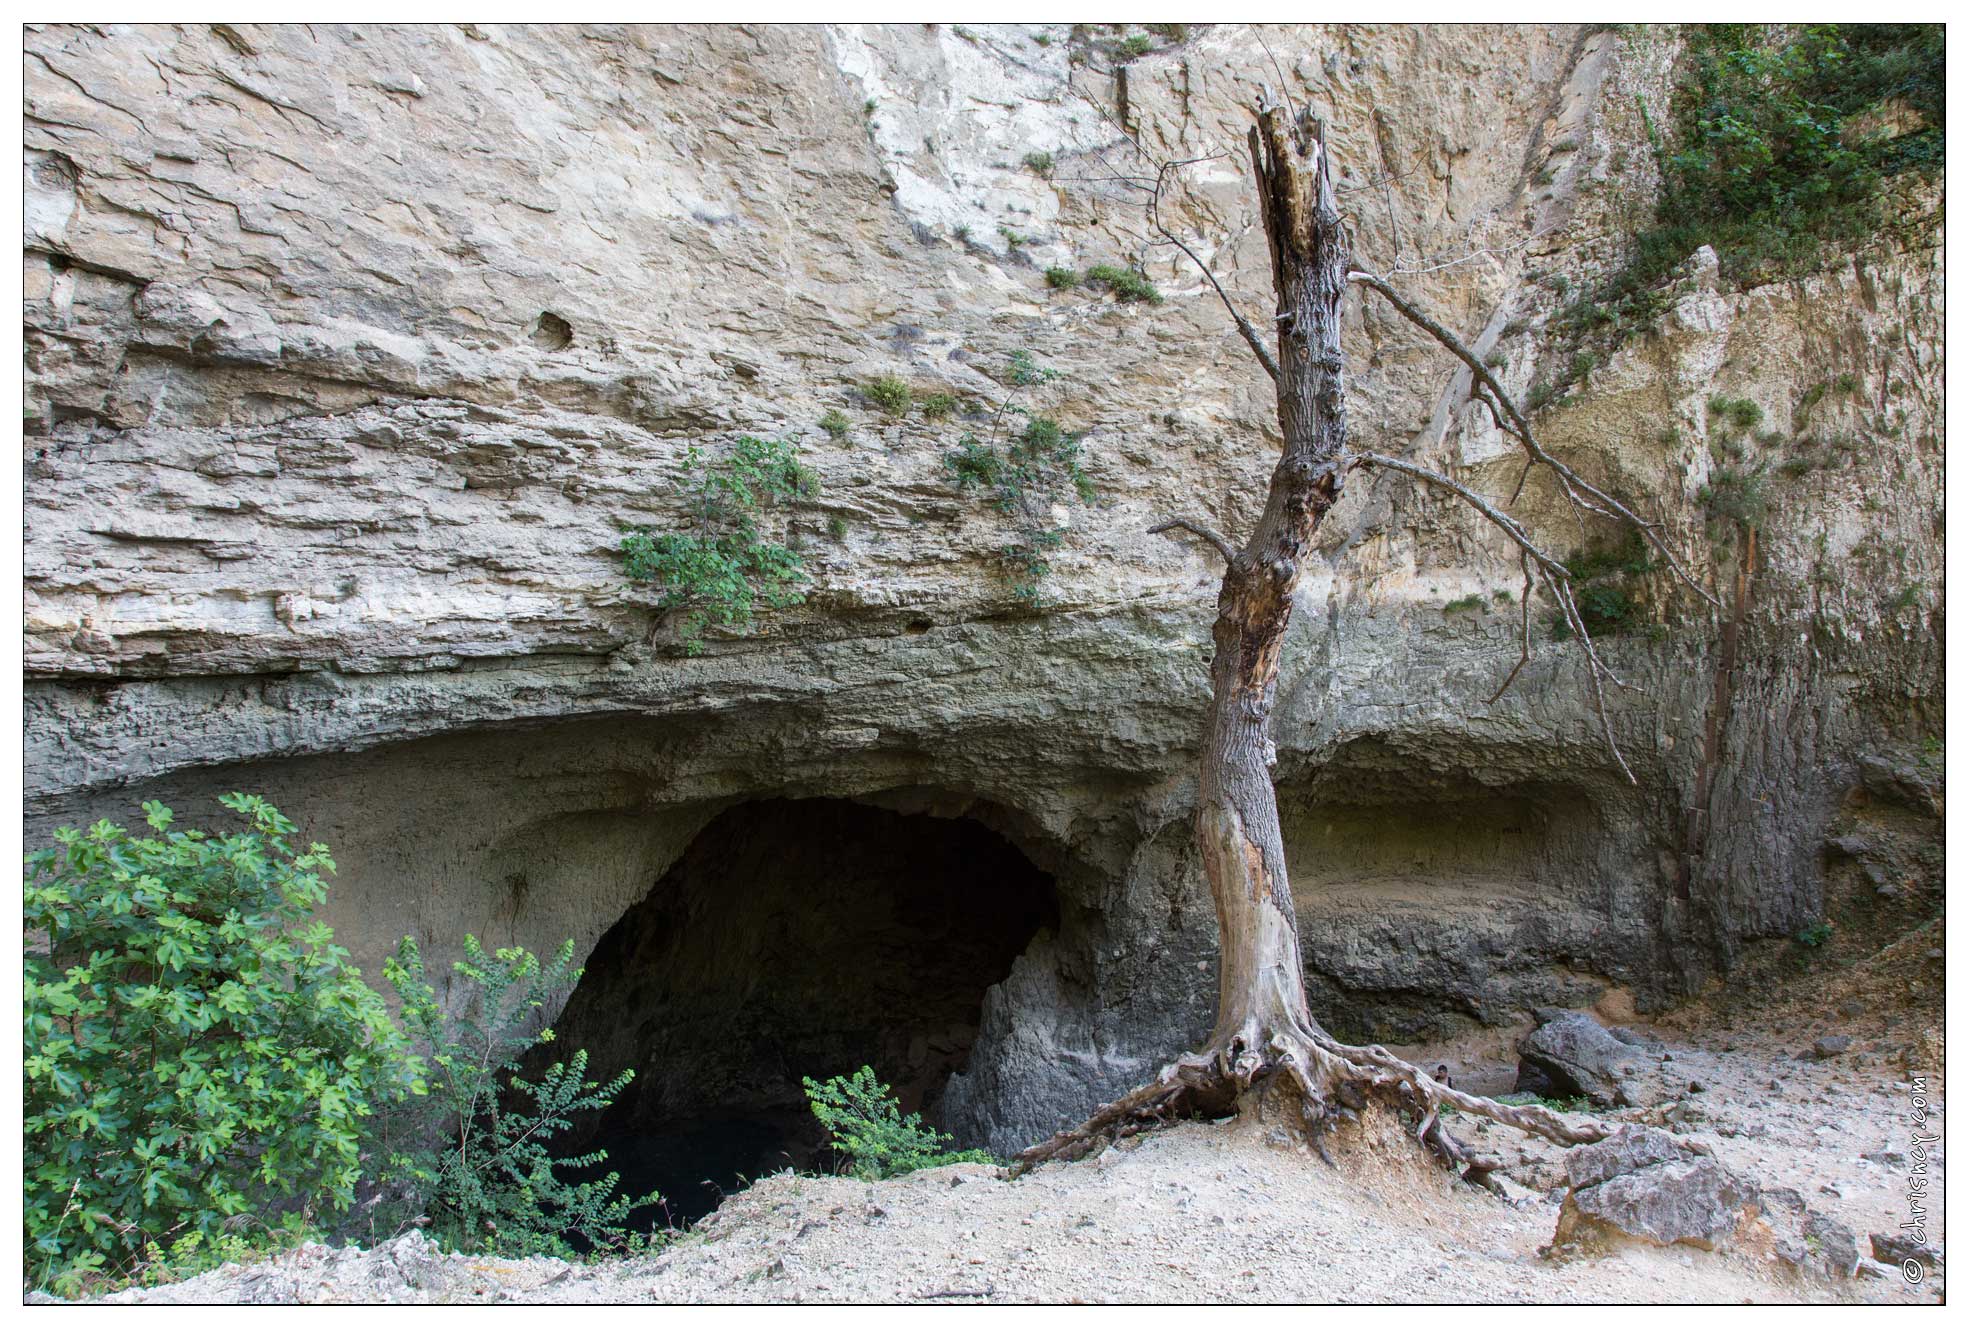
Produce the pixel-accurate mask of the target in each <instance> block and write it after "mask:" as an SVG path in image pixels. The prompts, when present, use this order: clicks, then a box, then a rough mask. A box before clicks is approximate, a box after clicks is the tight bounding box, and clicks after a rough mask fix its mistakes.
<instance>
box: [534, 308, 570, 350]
mask: <svg viewBox="0 0 1969 1329" xmlns="http://www.w3.org/2000/svg"><path fill="white" fill-rule="evenodd" d="M526 337H527V340H528V341H530V342H532V343H533V344H534V345H535V346H538V347H539V348H540V349H541V350H543V351H565V350H566V349H567V348H568V347H570V346H572V345H574V325H573V324H571V323H569V322H568V321H567V320H566V319H564V318H562V317H561V316H560V315H559V314H553V313H542V314H541V315H540V317H539V318H536V319H534V320H533V326H532V327H531V328H529V329H527V334H526Z"/></svg>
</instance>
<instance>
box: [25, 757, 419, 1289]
mask: <svg viewBox="0 0 1969 1329" xmlns="http://www.w3.org/2000/svg"><path fill="white" fill-rule="evenodd" d="M219 802H220V803H221V804H222V805H223V806H224V807H226V808H227V809H228V810H230V811H232V812H234V813H237V814H238V815H239V816H240V817H241V818H242V819H243V820H244V822H245V825H244V827H243V828H241V829H238V830H235V831H232V832H230V833H225V834H213V833H208V832H204V831H199V830H191V829H185V830H180V829H176V828H175V827H174V824H173V823H174V821H175V818H174V817H173V815H172V812H171V810H170V809H169V808H167V807H165V806H163V805H162V804H160V803H155V802H150V803H145V804H144V816H145V820H146V822H147V824H148V826H149V828H150V831H151V832H152V833H151V834H149V835H142V836H133V835H132V834H131V833H130V832H129V831H127V830H125V829H124V828H123V827H121V826H118V825H115V824H113V823H111V822H108V821H99V822H97V823H96V824H95V825H94V826H92V827H90V828H89V830H88V831H87V832H78V831H75V830H72V829H67V828H64V829H62V830H59V831H57V832H56V833H55V841H56V847H55V848H53V849H43V850H38V851H36V852H34V853H31V854H29V855H27V861H26V883H25V895H24V907H23V912H22V926H23V928H24V930H25V934H26V938H27V954H26V959H25V982H24V991H23V1008H24V1017H25V1018H24V1025H23V1031H24V1032H23V1036H24V1040H25V1045H26V1051H27V1056H26V1060H25V1065H24V1068H23V1070H24V1075H23V1089H24V1096H25V1100H24V1115H25V1121H24V1126H25V1151H24V1159H23V1171H24V1174H25V1176H24V1183H25V1191H26V1197H25V1199H26V1205H25V1211H26V1212H25V1233H26V1250H25V1267H26V1273H27V1277H28V1279H29V1280H30V1282H31V1283H32V1284H33V1285H34V1286H37V1287H53V1288H55V1289H56V1290H58V1291H61V1292H64V1293H72V1292H74V1291H77V1290H79V1289H80V1288H81V1287H83V1286H84V1285H85V1284H86V1283H88V1282H89V1281H91V1280H92V1279H96V1278H119V1277H126V1276H128V1275H129V1274H130V1273H131V1272H132V1271H133V1269H134V1268H135V1266H137V1265H138V1264H139V1263H140V1262H141V1261H143V1260H145V1259H146V1258H147V1257H149V1256H151V1255H154V1254H157V1253H159V1252H163V1253H167V1254H168V1253H171V1252H176V1253H178V1254H179V1255H181V1256H183V1257H185V1258H189V1257H190V1256H191V1254H193V1253H195V1252H196V1251H198V1250H199V1249H201V1248H209V1249H218V1248H219V1247H220V1245H221V1239H222V1238H223V1237H224V1236H225V1235H226V1234H227V1233H228V1232H236V1231H237V1229H238V1227H239V1225H240V1224H244V1223H255V1222H256V1223H259V1224H260V1225H261V1226H262V1227H264V1226H266V1220H267V1218H269V1217H271V1216H274V1215H277V1214H278V1215H281V1216H282V1217H281V1219H280V1221H281V1222H282V1223H283V1224H284V1226H285V1227H286V1228H288V1229H290V1230H299V1229H300V1228H302V1227H304V1226H306V1225H308V1224H309V1222H310V1220H311V1219H312V1218H313V1216H314V1215H317V1214H320V1213H322V1212H324V1211H326V1210H339V1209H344V1208H346V1207H347V1206H348V1205H349V1203H350V1201H351V1198H352V1197H353V1195H354V1191H355V1186H356V1182H357V1179H358V1175H359V1172H360V1158H361V1150H362V1140H363V1135H364V1131H365V1124H366V1122H367V1119H368V1118H370V1117H371V1116H372V1114H374V1113H375V1112H376V1111H377V1110H378V1108H379V1107H380V1106H381V1105H383V1104H386V1103H389V1102H392V1101H395V1100H397V1099H399V1098H402V1097H404V1096H406V1095H409V1094H413V1093H421V1092H422V1089H423V1086H422V1084H421V1082H420V1081H419V1080H418V1078H417V1076H418V1071H419V1067H418V1065H417V1062H416V1060H415V1058H414V1057H412V1056H411V1055H410V1053H409V1051H408V1049H407V1047H406V1045H405V1042H404V1040H403V1037H402V1035H401V1034H400V1033H399V1032H398V1031H397V1029H396V1027H395V1026H394V1025H393V1024H391V1022H390V1019H389V1017H388V1015H387V1013H386V1012H385V1009H384V1006H383V1002H382V1000H381V998H379V997H378V996H377V995H376V994H375V993H374V992H372V991H371V990H370V989H369V988H368V987H367V986H365V985H364V984H363V982H362V978H361V974H360V972H359V971H358V970H356V969H355V968H354V967H353V966H351V965H350V964H349V963H348V952H347V951H345V950H344V949H342V948H341V947H339V946H337V945H335V944H334V936H333V933H332V932H331V931H330V930H329V928H328V926H327V925H326V924H324V923H321V922H319V921H317V920H315V919H314V918H313V914H312V911H313V910H314V908H315V907H316V906H317V905H319V904H320V903H321V901H322V900H323V899H324V898H325V897H326V895H327V886H326V885H325V883H324V880H323V878H324V876H331V875H333V873H334V871H335V863H334V860H333V859H331V858H330V857H329V856H328V850H327V849H326V848H325V847H324V846H322V845H319V844H311V845H309V846H308V848H307V850H306V852H303V853H297V852H296V851H295V849H294V846H293V845H292V844H291V843H290V839H289V837H291V836H292V835H293V833H294V824H293V823H292V822H290V821H288V820H287V818H285V817H283V816H282V815H281V814H280V812H279V811H278V810H276V809H275V808H274V807H273V806H272V805H271V804H269V803H267V802H266V801H265V800H264V799H261V798H257V797H253V796H250V795H244V794H227V795H225V796H224V797H223V798H221V799H220V800H219ZM194 1238H195V1240H194Z"/></svg>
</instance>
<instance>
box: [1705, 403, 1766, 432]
mask: <svg viewBox="0 0 1969 1329" xmlns="http://www.w3.org/2000/svg"><path fill="white" fill-rule="evenodd" d="M1709 414H1710V415H1711V416H1712V417H1714V418H1715V419H1717V420H1718V421H1720V422H1721V423H1722V424H1724V425H1725V426H1727V427H1728V428H1730V429H1732V430H1734V431H1736V432H1737V433H1739V434H1743V433H1748V432H1749V431H1751V430H1753V429H1755V428H1756V427H1757V426H1758V425H1760V424H1762V423H1764V410H1763V408H1762V407H1760V406H1759V405H1758V404H1757V403H1756V402H1754V401H1751V400H1749V399H1748V398H1745V397H1711V398H1710V399H1709Z"/></svg>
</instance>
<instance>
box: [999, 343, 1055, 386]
mask: <svg viewBox="0 0 1969 1329" xmlns="http://www.w3.org/2000/svg"><path fill="white" fill-rule="evenodd" d="M1005 376H1006V378H1008V379H1009V380H1011V383H1012V386H1013V387H1015V388H1030V387H1035V386H1037V385H1038V384H1041V383H1046V382H1050V381H1051V380H1052V379H1053V378H1054V377H1055V375H1054V373H1053V371H1052V370H1050V369H1047V368H1044V367H1043V366H1041V365H1040V363H1039V362H1038V361H1037V360H1035V359H1033V358H1032V352H1031V351H1014V352H1012V354H1011V356H1010V357H1009V358H1008V359H1007V361H1006V370H1005Z"/></svg>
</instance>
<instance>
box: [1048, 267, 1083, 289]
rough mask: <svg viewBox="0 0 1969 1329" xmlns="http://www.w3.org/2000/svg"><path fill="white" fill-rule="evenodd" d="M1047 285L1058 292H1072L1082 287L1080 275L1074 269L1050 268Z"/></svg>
mask: <svg viewBox="0 0 1969 1329" xmlns="http://www.w3.org/2000/svg"><path fill="white" fill-rule="evenodd" d="M1046 284H1047V285H1048V286H1050V287H1052V288H1053V289H1054V290H1056V291H1071V290H1072V289H1073V288H1074V287H1076V286H1078V285H1080V274H1079V273H1077V272H1075V271H1074V270H1073V269H1072V268H1048V269H1046Z"/></svg>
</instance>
